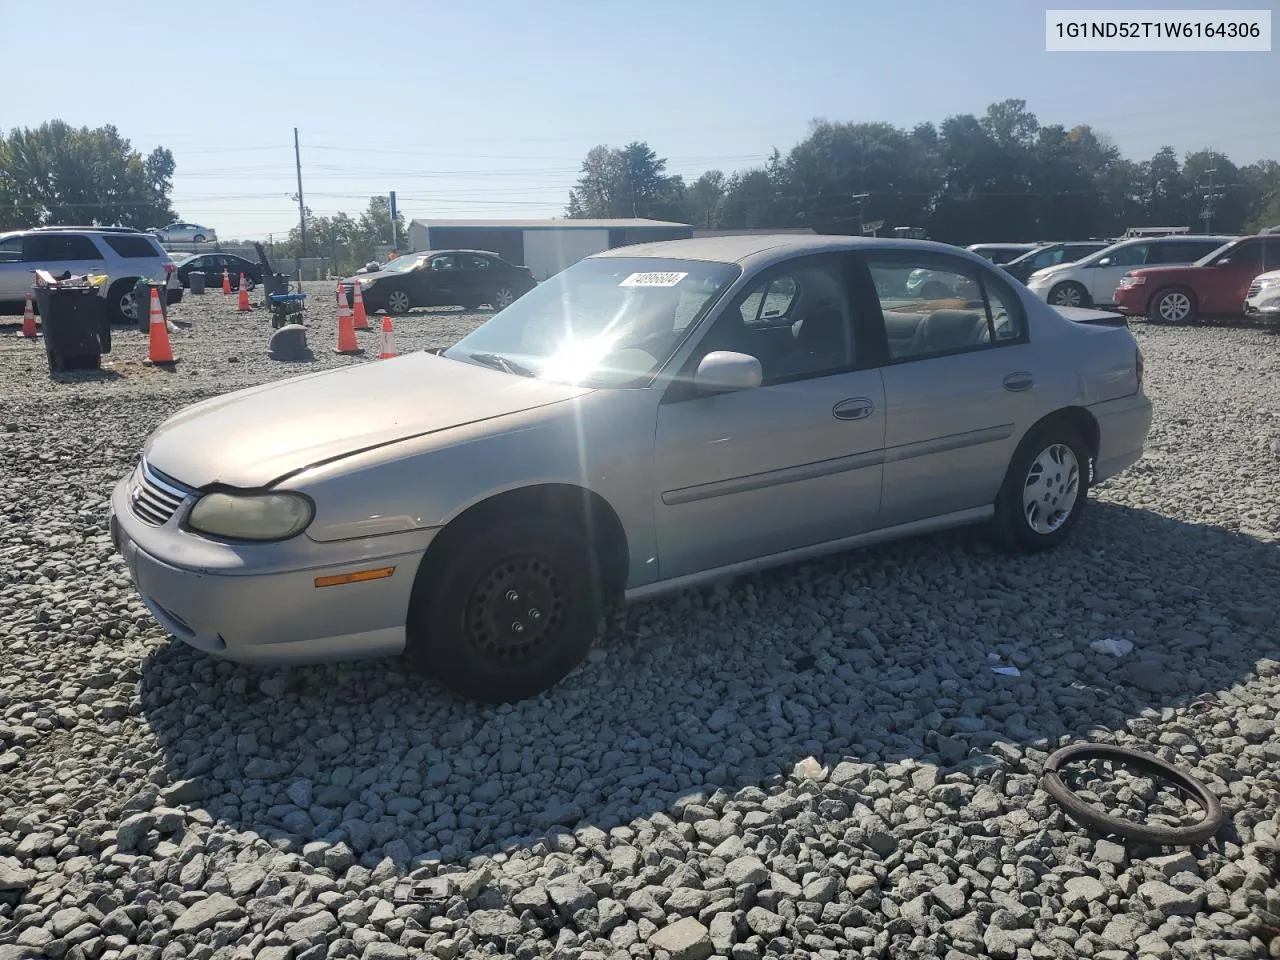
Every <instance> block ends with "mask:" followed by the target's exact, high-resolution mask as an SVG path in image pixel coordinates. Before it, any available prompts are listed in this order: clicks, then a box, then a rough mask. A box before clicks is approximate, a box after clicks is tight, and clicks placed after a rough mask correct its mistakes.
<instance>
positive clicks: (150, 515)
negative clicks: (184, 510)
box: [129, 460, 194, 527]
mask: <svg viewBox="0 0 1280 960" xmlns="http://www.w3.org/2000/svg"><path fill="white" fill-rule="evenodd" d="M193 492H194V491H193V490H191V489H190V488H189V487H186V486H184V485H183V484H181V483H178V481H176V480H174V479H173V478H172V477H166V476H165V475H164V474H163V473H160V472H159V471H158V470H155V469H153V468H152V467H150V466H149V465H148V464H147V462H146V461H145V460H144V461H143V462H142V466H141V467H140V468H139V470H138V479H137V481H136V482H135V483H134V486H133V490H131V491H130V493H129V506H130V508H131V509H132V510H133V515H134V516H135V517H137V518H138V519H139V520H141V521H142V522H143V523H148V524H150V525H151V526H153V527H159V526H161V525H163V524H165V523H167V522H168V520H169V518H170V517H172V516H173V515H174V514H175V513H176V512H177V510H178V507H180V506H182V501H183V500H185V499H187V497H188V496H190V495H191V494H192V493H193Z"/></svg>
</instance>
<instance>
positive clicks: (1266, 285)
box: [1258, 277, 1280, 290]
mask: <svg viewBox="0 0 1280 960" xmlns="http://www.w3.org/2000/svg"><path fill="white" fill-rule="evenodd" d="M1272 287H1280V277H1269V278H1268V279H1266V280H1259V281H1258V289H1259V290H1270V289H1271V288H1272Z"/></svg>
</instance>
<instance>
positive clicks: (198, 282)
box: [187, 270, 204, 294]
mask: <svg viewBox="0 0 1280 960" xmlns="http://www.w3.org/2000/svg"><path fill="white" fill-rule="evenodd" d="M187 283H188V284H189V285H190V287H191V292H192V293H193V294H200V293H204V271H203V270H192V271H191V272H190V273H188V274H187Z"/></svg>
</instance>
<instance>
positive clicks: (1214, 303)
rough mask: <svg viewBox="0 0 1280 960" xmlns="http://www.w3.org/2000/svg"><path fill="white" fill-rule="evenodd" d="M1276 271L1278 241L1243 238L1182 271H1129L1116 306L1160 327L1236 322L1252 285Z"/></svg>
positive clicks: (1279, 260)
mask: <svg viewBox="0 0 1280 960" xmlns="http://www.w3.org/2000/svg"><path fill="white" fill-rule="evenodd" d="M1277 267H1280V237H1276V236H1267V237H1262V236H1252V237H1241V238H1240V239H1238V240H1233V241H1231V242H1230V243H1228V244H1226V245H1225V246H1223V247H1221V248H1219V249H1217V250H1214V251H1213V252H1212V253H1210V254H1208V255H1207V256H1205V257H1203V258H1201V259H1199V260H1197V261H1196V262H1195V263H1192V264H1187V265H1186V266H1168V267H1144V268H1142V269H1139V270H1130V271H1129V272H1128V273H1127V274H1125V276H1124V277H1123V279H1121V281H1120V286H1119V287H1118V288H1117V290H1116V306H1117V307H1118V308H1119V309H1120V310H1121V312H1123V313H1126V314H1130V315H1137V316H1145V317H1147V318H1148V319H1150V320H1153V321H1157V322H1160V323H1194V322H1195V321H1196V320H1198V319H1199V318H1201V317H1211V316H1227V317H1238V316H1240V315H1241V314H1242V313H1243V312H1244V301H1245V298H1246V297H1247V296H1248V295H1249V288H1250V286H1251V285H1252V284H1253V281H1254V280H1255V279H1256V278H1257V277H1258V275H1259V274H1262V273H1265V272H1266V271H1268V270H1274V269H1276V268H1277Z"/></svg>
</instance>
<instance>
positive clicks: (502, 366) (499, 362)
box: [467, 353, 534, 377]
mask: <svg viewBox="0 0 1280 960" xmlns="http://www.w3.org/2000/svg"><path fill="white" fill-rule="evenodd" d="M467 359H469V360H476V361H478V362H480V363H483V364H484V365H485V366H486V367H493V368H494V369H496V370H502V371H504V372H506V373H513V374H515V375H516V376H517V377H532V376H534V372H533V371H532V370H530V369H529V368H528V367H526V366H524V365H523V364H519V363H516V361H514V360H512V359H511V358H510V357H504V356H503V355H502V354H500V353H469V354H467Z"/></svg>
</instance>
